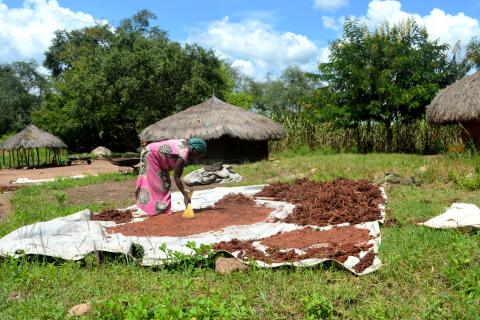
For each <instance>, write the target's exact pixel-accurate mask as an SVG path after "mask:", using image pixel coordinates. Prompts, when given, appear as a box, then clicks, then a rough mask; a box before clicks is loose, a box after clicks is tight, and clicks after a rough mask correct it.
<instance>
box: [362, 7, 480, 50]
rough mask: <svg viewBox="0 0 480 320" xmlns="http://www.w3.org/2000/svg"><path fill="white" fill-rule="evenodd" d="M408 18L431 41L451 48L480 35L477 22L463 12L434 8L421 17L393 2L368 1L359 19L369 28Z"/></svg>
mask: <svg viewBox="0 0 480 320" xmlns="http://www.w3.org/2000/svg"><path fill="white" fill-rule="evenodd" d="M408 18H412V19H414V20H416V21H417V23H419V24H420V25H424V26H425V27H426V28H427V31H428V33H429V34H430V37H431V38H432V39H440V41H442V42H446V43H448V44H450V45H452V46H453V45H455V43H456V42H457V41H461V43H462V44H463V45H465V44H466V43H467V42H468V41H469V40H470V39H471V37H472V36H474V35H478V34H480V27H479V22H478V20H476V19H474V18H472V17H469V16H467V15H465V14H464V13H463V12H460V13H457V14H456V15H452V14H449V13H446V12H445V11H443V10H441V9H437V8H435V9H433V10H432V11H431V12H430V13H429V14H428V15H425V16H421V15H419V14H417V13H409V12H406V11H403V10H402V5H401V3H400V2H399V1H394V0H387V1H379V0H373V1H370V3H369V5H368V11H367V15H366V16H364V17H361V19H362V20H363V21H365V22H366V23H367V24H368V25H369V26H371V27H374V26H376V25H378V24H379V23H382V22H384V21H388V22H389V23H392V24H393V23H398V22H400V21H402V20H406V19H408Z"/></svg>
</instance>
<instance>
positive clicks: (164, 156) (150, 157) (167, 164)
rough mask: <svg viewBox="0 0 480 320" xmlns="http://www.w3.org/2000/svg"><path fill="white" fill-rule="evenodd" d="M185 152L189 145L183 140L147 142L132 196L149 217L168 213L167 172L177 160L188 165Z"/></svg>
mask: <svg viewBox="0 0 480 320" xmlns="http://www.w3.org/2000/svg"><path fill="white" fill-rule="evenodd" d="M188 153H189V152H188V142H187V141H186V140H183V139H179V140H166V141H161V142H154V143H150V144H149V145H147V146H146V147H145V148H144V149H143V150H142V152H141V154H140V170H139V175H138V178H137V188H136V192H135V196H136V199H137V206H138V207H139V208H140V209H142V210H143V211H145V212H146V213H147V214H148V215H150V216H154V215H157V214H160V213H170V208H171V194H170V188H171V186H172V183H171V181H170V175H169V172H170V171H171V170H173V169H174V168H175V165H176V164H177V160H178V159H179V158H182V159H183V160H185V162H187V161H188Z"/></svg>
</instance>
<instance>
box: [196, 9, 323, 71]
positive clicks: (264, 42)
mask: <svg viewBox="0 0 480 320" xmlns="http://www.w3.org/2000/svg"><path fill="white" fill-rule="evenodd" d="M187 42H196V43H199V44H201V45H203V46H206V47H210V48H212V49H214V50H215V51H216V52H217V54H218V55H219V56H220V57H222V58H225V59H228V60H231V61H234V62H233V65H234V66H236V67H238V68H239V69H241V70H242V71H244V72H246V73H247V74H250V75H254V76H256V77H261V76H263V75H265V74H266V73H267V72H273V73H278V72H279V71H282V70H283V69H284V68H286V67H287V66H288V65H291V64H297V65H299V66H300V67H301V68H306V67H310V66H311V64H312V61H313V62H314V63H315V64H316V62H317V60H318V58H319V57H320V55H321V50H320V49H319V48H318V47H317V46H316V45H315V44H314V43H313V42H312V41H311V40H310V39H308V38H307V37H306V36H304V35H301V34H296V33H293V32H279V31H277V30H275V29H274V28H273V26H272V25H270V24H267V23H264V22H262V21H259V20H255V19H250V20H245V21H242V22H232V21H230V19H229V18H228V17H225V18H223V19H221V20H217V21H213V22H210V23H209V24H208V26H207V27H206V28H205V30H204V31H201V32H199V33H197V34H192V35H191V36H190V37H189V39H188V40H187ZM310 71H312V70H310Z"/></svg>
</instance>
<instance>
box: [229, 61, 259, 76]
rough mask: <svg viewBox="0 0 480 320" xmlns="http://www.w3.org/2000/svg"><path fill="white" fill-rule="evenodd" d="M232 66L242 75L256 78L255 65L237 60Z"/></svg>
mask: <svg viewBox="0 0 480 320" xmlns="http://www.w3.org/2000/svg"><path fill="white" fill-rule="evenodd" d="M231 66H232V67H234V68H236V69H238V70H240V71H241V72H242V73H244V74H246V75H247V76H250V77H253V76H255V70H254V68H253V63H252V62H251V61H247V60H242V59H235V61H233V62H232V64H231Z"/></svg>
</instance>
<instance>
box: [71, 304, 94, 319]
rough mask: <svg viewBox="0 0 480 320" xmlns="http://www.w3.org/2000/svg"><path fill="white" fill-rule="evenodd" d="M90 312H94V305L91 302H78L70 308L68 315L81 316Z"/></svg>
mask: <svg viewBox="0 0 480 320" xmlns="http://www.w3.org/2000/svg"><path fill="white" fill-rule="evenodd" d="M90 312H92V305H91V304H90V303H82V304H77V305H76V306H73V307H71V308H70V310H68V314H67V317H81V316H84V315H86V314H87V313H90Z"/></svg>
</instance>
